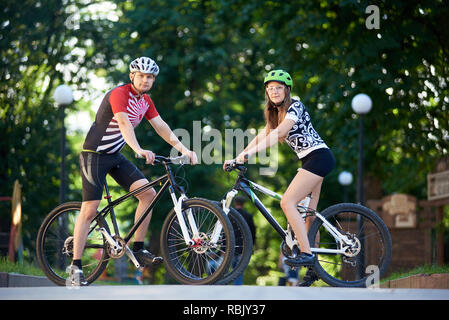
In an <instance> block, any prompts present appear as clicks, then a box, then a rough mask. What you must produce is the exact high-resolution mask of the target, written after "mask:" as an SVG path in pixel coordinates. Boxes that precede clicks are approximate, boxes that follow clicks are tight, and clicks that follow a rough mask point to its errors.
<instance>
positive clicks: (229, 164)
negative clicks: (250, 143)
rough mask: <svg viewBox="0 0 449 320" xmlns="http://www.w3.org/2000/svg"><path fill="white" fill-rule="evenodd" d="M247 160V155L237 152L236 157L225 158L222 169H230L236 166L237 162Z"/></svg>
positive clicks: (240, 162)
mask: <svg viewBox="0 0 449 320" xmlns="http://www.w3.org/2000/svg"><path fill="white" fill-rule="evenodd" d="M246 160H248V155H247V154H246V153H245V154H239V155H238V157H237V158H235V159H232V160H225V162H224V163H223V170H224V171H231V170H232V169H234V168H235V167H236V165H238V164H243V163H245V161H246Z"/></svg>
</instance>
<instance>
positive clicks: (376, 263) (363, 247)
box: [309, 203, 392, 287]
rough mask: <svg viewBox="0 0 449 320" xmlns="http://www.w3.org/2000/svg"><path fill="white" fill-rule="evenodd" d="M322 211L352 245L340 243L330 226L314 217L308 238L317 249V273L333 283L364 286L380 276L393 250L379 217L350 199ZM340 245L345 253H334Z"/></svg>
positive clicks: (327, 281) (339, 248) (386, 230)
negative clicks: (347, 201) (349, 201)
mask: <svg viewBox="0 0 449 320" xmlns="http://www.w3.org/2000/svg"><path fill="white" fill-rule="evenodd" d="M321 215H322V216H324V218H325V219H326V220H327V221H328V222H329V223H330V224H331V225H332V226H333V227H334V228H335V229H337V230H338V231H339V232H340V233H341V234H342V235H345V236H346V237H348V238H349V239H350V240H352V242H353V245H352V246H346V245H345V244H343V243H341V242H340V241H339V240H338V239H336V238H335V236H334V235H333V232H332V230H331V228H329V226H326V224H325V223H323V221H322V220H320V219H319V218H318V217H317V218H315V221H314V222H313V224H312V226H311V228H310V230H309V242H310V244H311V247H314V248H317V250H319V252H317V258H318V259H317V260H318V261H317V263H316V265H315V271H316V272H317V274H318V276H319V277H320V278H321V279H322V280H323V281H324V282H326V283H327V284H329V285H331V286H335V287H366V286H368V285H371V284H373V283H372V282H374V281H375V280H378V279H380V277H382V275H384V274H385V272H386V271H387V269H388V266H389V264H390V260H391V252H392V245H391V237H390V233H389V232H388V229H387V227H386V226H385V224H384V223H383V221H382V219H381V218H380V217H379V216H378V215H377V214H376V213H374V212H373V211H372V210H370V209H369V208H366V207H364V206H361V205H358V204H353V203H341V204H337V205H334V206H331V207H329V208H327V209H326V210H324V211H323V212H322V213H321ZM342 249H344V250H343V251H344V253H336V251H337V250H342ZM312 251H313V250H312ZM326 251H328V252H326ZM376 276H377V279H376ZM373 280H374V281H373Z"/></svg>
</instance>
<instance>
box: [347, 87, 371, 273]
mask: <svg viewBox="0 0 449 320" xmlns="http://www.w3.org/2000/svg"><path fill="white" fill-rule="evenodd" d="M351 105H352V109H353V110H354V112H355V113H357V114H358V115H359V163H358V174H357V202H358V203H359V204H361V205H363V204H364V198H363V121H362V118H363V115H364V114H367V113H368V112H370V110H371V107H372V106H373V103H372V101H371V98H370V97H369V96H368V95H366V94H364V93H359V94H357V95H356V96H354V98H352V103H351ZM357 235H358V238H359V240H360V246H361V250H360V252H359V254H358V255H357V257H356V261H357V275H358V277H359V279H361V278H362V277H363V274H364V271H365V270H364V269H365V250H364V248H365V241H364V239H363V238H364V235H363V221H362V219H361V218H360V215H358V216H357Z"/></svg>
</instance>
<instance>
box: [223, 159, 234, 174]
mask: <svg viewBox="0 0 449 320" xmlns="http://www.w3.org/2000/svg"><path fill="white" fill-rule="evenodd" d="M234 164H235V159H232V160H225V162H224V163H223V170H224V171H227V170H226V169H228V168H232V167H233V166H234Z"/></svg>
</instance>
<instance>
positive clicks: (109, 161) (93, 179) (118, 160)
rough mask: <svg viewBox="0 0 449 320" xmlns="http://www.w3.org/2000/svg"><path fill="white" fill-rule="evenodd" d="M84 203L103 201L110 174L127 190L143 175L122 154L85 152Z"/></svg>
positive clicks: (82, 167)
mask: <svg viewBox="0 0 449 320" xmlns="http://www.w3.org/2000/svg"><path fill="white" fill-rule="evenodd" d="M80 167H81V177H82V182H83V201H90V200H101V196H102V194H103V188H104V182H105V180H106V175H107V174H108V173H109V174H110V175H111V177H112V178H114V180H115V181H116V182H117V183H118V184H119V185H121V186H122V187H123V188H124V189H125V190H127V191H129V188H130V187H131V185H132V184H133V183H134V182H136V181H137V180H140V179H145V176H144V175H143V173H142V172H141V171H140V170H139V169H138V168H137V167H136V166H135V165H134V164H133V163H132V162H131V161H129V160H128V159H126V158H125V157H124V156H123V155H122V154H121V153H115V154H99V153H96V152H90V151H83V152H81V155H80Z"/></svg>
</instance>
